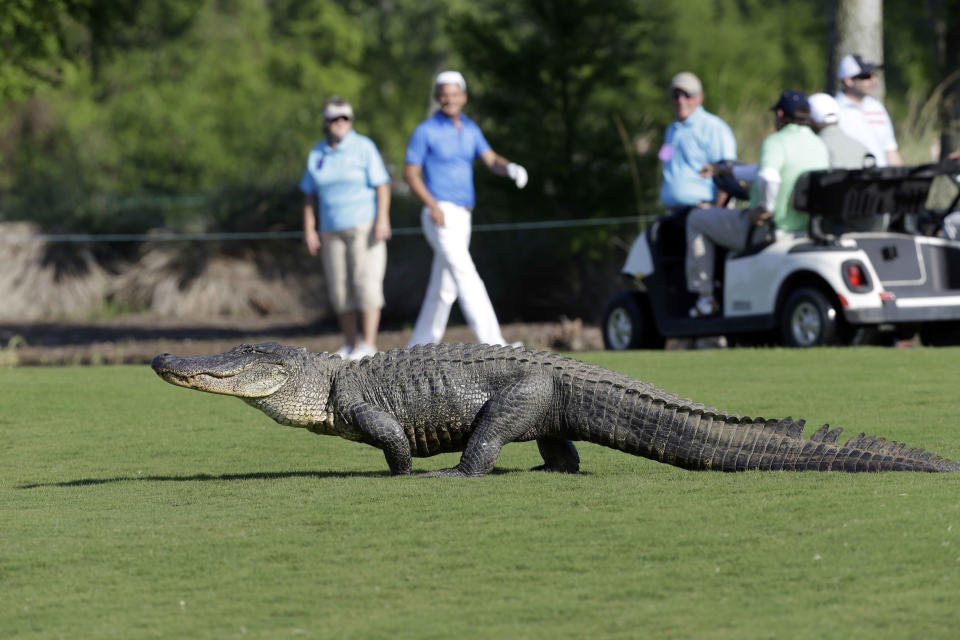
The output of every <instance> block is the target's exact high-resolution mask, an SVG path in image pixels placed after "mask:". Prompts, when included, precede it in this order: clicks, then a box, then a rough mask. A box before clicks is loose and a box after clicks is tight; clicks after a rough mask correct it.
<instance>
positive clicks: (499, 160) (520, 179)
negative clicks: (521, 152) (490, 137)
mask: <svg viewBox="0 0 960 640" xmlns="http://www.w3.org/2000/svg"><path fill="white" fill-rule="evenodd" d="M480 159H481V160H482V161H483V164H485V165H486V166H487V169H489V170H490V171H491V172H492V173H494V174H496V175H498V176H503V177H504V178H510V179H511V180H513V182H514V183H515V184H516V185H517V189H523V188H524V187H525V186H527V170H526V169H524V168H523V167H522V166H520V165H519V164H516V163H515V162H510V161H509V160H507V159H506V158H504V157H503V156H501V155H499V154H498V153H497V152H495V151H494V150H493V149H486V150H485V151H483V152H481V153H480Z"/></svg>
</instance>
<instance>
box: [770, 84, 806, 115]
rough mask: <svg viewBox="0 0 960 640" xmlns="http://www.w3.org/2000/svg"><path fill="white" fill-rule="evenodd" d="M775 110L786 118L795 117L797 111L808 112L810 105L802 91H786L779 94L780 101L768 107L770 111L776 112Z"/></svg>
mask: <svg viewBox="0 0 960 640" xmlns="http://www.w3.org/2000/svg"><path fill="white" fill-rule="evenodd" d="M777 109H781V110H783V113H784V114H786V115H788V116H795V115H797V109H806V110H807V111H810V103H809V102H807V96H806V94H805V93H804V92H803V91H797V90H795V89H787V90H786V91H784V92H783V93H781V94H780V99H779V100H777V104H775V105H773V106H772V107H770V110H771V111H776V110H777Z"/></svg>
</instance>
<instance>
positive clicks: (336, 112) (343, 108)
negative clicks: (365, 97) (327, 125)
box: [323, 103, 353, 120]
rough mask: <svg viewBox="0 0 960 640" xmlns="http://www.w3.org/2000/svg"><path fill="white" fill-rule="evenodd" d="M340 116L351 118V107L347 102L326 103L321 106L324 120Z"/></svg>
mask: <svg viewBox="0 0 960 640" xmlns="http://www.w3.org/2000/svg"><path fill="white" fill-rule="evenodd" d="M340 116H346V117H347V118H350V119H351V120H353V107H351V106H350V104H349V103H347V104H328V105H327V106H325V107H324V108H323V118H324V120H333V119H334V118H339V117H340Z"/></svg>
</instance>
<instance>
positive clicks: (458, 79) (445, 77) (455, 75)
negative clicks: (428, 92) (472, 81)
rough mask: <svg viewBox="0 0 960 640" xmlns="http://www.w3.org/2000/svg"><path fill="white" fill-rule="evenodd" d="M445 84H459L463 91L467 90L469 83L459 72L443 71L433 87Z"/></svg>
mask: <svg viewBox="0 0 960 640" xmlns="http://www.w3.org/2000/svg"><path fill="white" fill-rule="evenodd" d="M445 84H458V85H460V88H461V89H463V90H464V91H466V90H467V81H466V80H464V79H463V74H462V73H460V72H459V71H441V72H440V73H439V75H437V79H436V81H435V82H434V83H433V85H434V86H435V87H439V86H442V85H445Z"/></svg>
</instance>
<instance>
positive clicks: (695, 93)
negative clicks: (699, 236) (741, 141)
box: [657, 71, 737, 209]
mask: <svg viewBox="0 0 960 640" xmlns="http://www.w3.org/2000/svg"><path fill="white" fill-rule="evenodd" d="M670 97H671V99H672V100H673V108H674V111H675V112H676V114H677V119H676V120H674V121H673V122H672V123H671V124H670V126H668V127H667V131H666V135H665V136H664V142H663V146H662V147H660V151H659V153H658V154H657V156H658V157H659V158H660V160H661V161H662V162H663V183H662V184H661V186H660V201H661V202H662V203H663V206H665V207H666V208H667V209H686V208H689V207H696V206H704V207H709V206H714V205H720V204H723V203H722V202H718V196H719V193H718V191H717V187H716V185H715V184H714V183H713V180H712V179H711V178H709V177H701V173H700V172H701V169H703V168H704V167H705V166H707V165H708V164H712V163H718V162H733V161H734V160H736V159H737V141H736V139H735V138H734V137H733V132H732V131H731V130H730V127H729V126H727V123H726V122H724V121H723V120H721V119H720V118H718V117H717V116H715V115H713V114H712V113H708V112H707V111H706V110H705V109H704V108H703V86H702V85H701V84H700V79H699V78H698V77H697V76H695V75H694V74H692V73H690V72H689V71H684V72H683V73H678V74H677V75H675V76H674V77H673V80H672V81H671V82H670Z"/></svg>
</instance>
